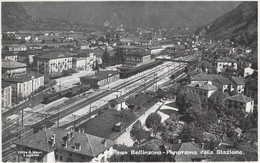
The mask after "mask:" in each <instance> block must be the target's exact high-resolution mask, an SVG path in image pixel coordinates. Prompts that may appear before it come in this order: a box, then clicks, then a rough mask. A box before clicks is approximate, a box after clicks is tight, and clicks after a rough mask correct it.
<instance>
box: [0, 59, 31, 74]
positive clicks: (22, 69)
mask: <svg viewBox="0 0 260 163" xmlns="http://www.w3.org/2000/svg"><path fill="white" fill-rule="evenodd" d="M26 67H27V65H26V64H24V63H20V62H15V61H11V60H2V77H12V76H15V75H20V74H25V73H26Z"/></svg>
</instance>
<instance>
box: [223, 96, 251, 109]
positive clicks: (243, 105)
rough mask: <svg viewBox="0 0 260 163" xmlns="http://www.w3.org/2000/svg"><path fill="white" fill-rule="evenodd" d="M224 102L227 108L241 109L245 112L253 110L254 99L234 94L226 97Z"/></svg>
mask: <svg viewBox="0 0 260 163" xmlns="http://www.w3.org/2000/svg"><path fill="white" fill-rule="evenodd" d="M225 104H226V106H227V107H228V108H234V109H237V110H238V109H242V110H243V111H245V112H248V113H250V112H253V110H254V100H253V99H252V98H250V97H247V96H245V95H243V94H236V95H234V96H230V97H227V98H226V101H225Z"/></svg>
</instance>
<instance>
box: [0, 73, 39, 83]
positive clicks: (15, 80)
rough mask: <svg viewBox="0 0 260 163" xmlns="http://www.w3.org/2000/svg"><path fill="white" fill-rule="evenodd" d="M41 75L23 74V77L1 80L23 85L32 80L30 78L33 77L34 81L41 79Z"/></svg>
mask: <svg viewBox="0 0 260 163" xmlns="http://www.w3.org/2000/svg"><path fill="white" fill-rule="evenodd" d="M42 76H43V75H32V76H31V75H28V74H23V75H19V76H17V77H13V78H2V79H3V80H4V81H7V82H11V83H23V82H27V81H30V80H32V78H33V77H34V79H36V78H39V77H42Z"/></svg>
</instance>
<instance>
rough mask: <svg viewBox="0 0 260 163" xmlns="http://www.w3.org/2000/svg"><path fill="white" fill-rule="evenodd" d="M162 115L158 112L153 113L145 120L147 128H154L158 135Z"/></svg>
mask: <svg viewBox="0 0 260 163" xmlns="http://www.w3.org/2000/svg"><path fill="white" fill-rule="evenodd" d="M161 119H162V117H161V116H160V115H159V114H157V113H151V114H150V115H149V116H148V117H147V118H146V120H145V125H146V127H147V128H150V129H152V130H153V133H154V134H155V135H156V133H157V132H158V129H159V126H160V124H161Z"/></svg>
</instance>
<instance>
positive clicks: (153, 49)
mask: <svg viewBox="0 0 260 163" xmlns="http://www.w3.org/2000/svg"><path fill="white" fill-rule="evenodd" d="M148 49H149V50H150V51H151V54H160V53H161V51H162V50H163V48H162V47H161V46H153V47H150V48H148Z"/></svg>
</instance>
